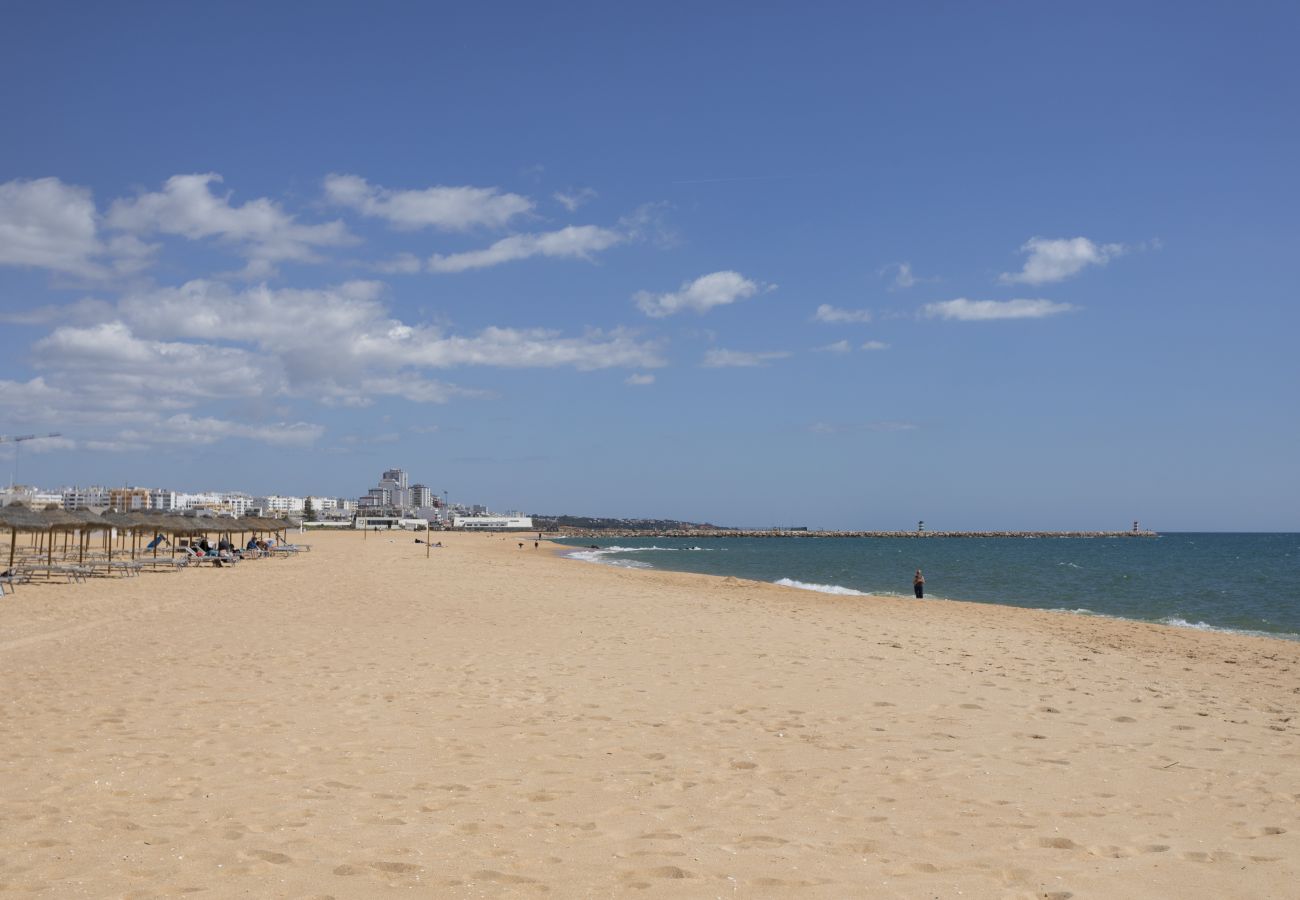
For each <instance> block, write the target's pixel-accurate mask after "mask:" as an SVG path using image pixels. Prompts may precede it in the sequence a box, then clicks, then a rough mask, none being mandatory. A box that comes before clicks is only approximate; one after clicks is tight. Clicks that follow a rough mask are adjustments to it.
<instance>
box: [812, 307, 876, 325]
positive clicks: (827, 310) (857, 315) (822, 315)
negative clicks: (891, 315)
mask: <svg viewBox="0 0 1300 900" xmlns="http://www.w3.org/2000/svg"><path fill="white" fill-rule="evenodd" d="M813 319H815V320H816V321H818V322H827V323H831V324H843V323H846V322H854V323H862V322H870V321H871V311H870V310H867V309H837V308H836V307H834V306H831V305H830V304H829V303H823V304H822V305H821V306H819V307H817V312H815V313H813Z"/></svg>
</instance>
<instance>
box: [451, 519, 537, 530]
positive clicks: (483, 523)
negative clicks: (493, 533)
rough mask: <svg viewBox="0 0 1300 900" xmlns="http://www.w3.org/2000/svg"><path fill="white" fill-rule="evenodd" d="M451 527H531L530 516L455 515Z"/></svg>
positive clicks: (531, 520)
mask: <svg viewBox="0 0 1300 900" xmlns="http://www.w3.org/2000/svg"><path fill="white" fill-rule="evenodd" d="M451 527H452V528H470V529H475V528H526V529H529V530H531V529H532V527H533V519H532V516H456V517H455V518H453V519H452V520H451Z"/></svg>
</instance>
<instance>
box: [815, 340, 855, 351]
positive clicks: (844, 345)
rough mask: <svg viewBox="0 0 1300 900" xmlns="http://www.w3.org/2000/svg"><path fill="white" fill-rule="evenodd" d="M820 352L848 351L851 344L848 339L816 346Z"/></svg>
mask: <svg viewBox="0 0 1300 900" xmlns="http://www.w3.org/2000/svg"><path fill="white" fill-rule="evenodd" d="M817 349H818V350H820V351H821V352H822V353H848V352H849V351H851V350H852V349H853V346H852V345H851V344H850V343H849V342H848V341H836V342H835V343H833V344H827V345H826V346H825V347H818V348H817Z"/></svg>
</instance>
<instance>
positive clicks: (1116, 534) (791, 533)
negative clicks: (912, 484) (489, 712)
mask: <svg viewBox="0 0 1300 900" xmlns="http://www.w3.org/2000/svg"><path fill="white" fill-rule="evenodd" d="M548 533H549V534H557V532H548ZM559 536H560V537H562V538H577V539H586V538H599V537H609V538H629V537H637V538H657V537H666V538H727V537H748V538H917V539H924V538H1022V539H1023V538H1158V537H1160V533H1159V532H1156V531H1147V530H1142V531H821V530H809V529H806V528H805V529H794V528H770V529H741V528H728V529H680V530H672V529H669V530H665V531H636V530H632V529H612V528H611V529H578V530H573V531H565V532H563V533H562V534H560V535H559Z"/></svg>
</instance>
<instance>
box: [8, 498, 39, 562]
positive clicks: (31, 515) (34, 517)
mask: <svg viewBox="0 0 1300 900" xmlns="http://www.w3.org/2000/svg"><path fill="white" fill-rule="evenodd" d="M0 528H8V529H9V568H10V569H12V568H13V567H14V551H15V550H16V549H17V548H18V532H20V531H49V530H50V523H49V520H48V519H46V518H45V516H44V515H43V514H41V513H39V512H37V511H36V510H34V509H29V508H28V507H27V504H25V503H11V504H9V505H8V506H4V507H0Z"/></svg>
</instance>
